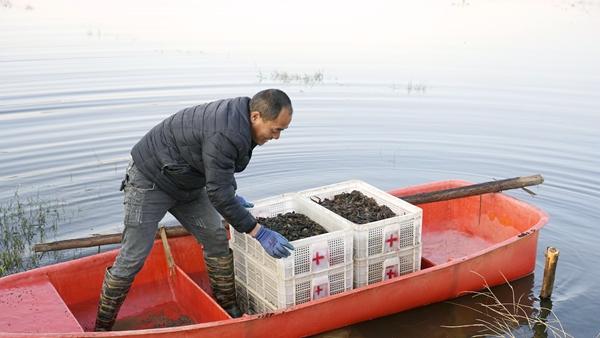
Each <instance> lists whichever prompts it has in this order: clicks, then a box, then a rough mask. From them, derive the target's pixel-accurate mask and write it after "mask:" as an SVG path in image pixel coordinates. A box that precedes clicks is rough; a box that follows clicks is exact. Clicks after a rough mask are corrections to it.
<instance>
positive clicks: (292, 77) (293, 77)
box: [257, 71, 324, 87]
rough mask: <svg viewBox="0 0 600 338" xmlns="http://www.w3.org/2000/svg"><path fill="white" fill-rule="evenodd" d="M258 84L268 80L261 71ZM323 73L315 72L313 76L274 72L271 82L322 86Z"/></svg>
mask: <svg viewBox="0 0 600 338" xmlns="http://www.w3.org/2000/svg"><path fill="white" fill-rule="evenodd" d="M257 77H258V82H262V81H264V80H265V79H266V76H265V75H264V74H263V73H262V72H260V71H259V73H258V75H257ZM323 78H324V75H323V72H321V71H318V72H315V73H313V74H307V73H288V72H279V71H274V72H273V73H271V80H273V81H276V82H281V83H284V84H292V83H295V84H302V85H305V86H310V87H312V86H314V85H316V84H320V83H322V82H323Z"/></svg>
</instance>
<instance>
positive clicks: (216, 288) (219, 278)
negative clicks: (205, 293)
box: [204, 250, 242, 318]
mask: <svg viewBox="0 0 600 338" xmlns="http://www.w3.org/2000/svg"><path fill="white" fill-rule="evenodd" d="M204 261H205V262H206V269H207V270H208V279H209V281H210V287H211V288H212V292H213V297H214V298H215V299H216V300H217V303H218V304H219V305H221V307H222V308H223V309H224V310H225V311H227V313H229V315H230V316H231V317H233V318H237V317H241V316H242V311H241V310H240V308H239V307H238V305H237V301H236V298H235V278H234V276H233V254H232V252H231V250H229V254H228V255H227V256H221V257H208V256H206V255H205V256H204Z"/></svg>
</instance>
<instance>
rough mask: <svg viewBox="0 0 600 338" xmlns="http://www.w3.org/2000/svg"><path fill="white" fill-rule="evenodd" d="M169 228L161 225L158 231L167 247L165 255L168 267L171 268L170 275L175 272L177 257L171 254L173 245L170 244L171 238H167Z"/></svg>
mask: <svg viewBox="0 0 600 338" xmlns="http://www.w3.org/2000/svg"><path fill="white" fill-rule="evenodd" d="M166 229H167V228H165V227H160V230H159V231H158V232H159V233H160V239H161V240H162V244H163V247H164V249H165V257H166V259H167V268H168V269H169V276H173V275H174V274H175V259H173V255H172V254H171V247H170V246H169V240H168V239H167V230H166Z"/></svg>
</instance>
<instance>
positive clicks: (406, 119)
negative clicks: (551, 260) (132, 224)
mask: <svg viewBox="0 0 600 338" xmlns="http://www.w3.org/2000/svg"><path fill="white" fill-rule="evenodd" d="M599 60H600V2H598V1H585V0H583V1H562V0H555V1H552V0H550V1H534V0H532V1H502V2H500V1H476V0H465V1H459V0H448V1H410V2H399V3H395V2H387V1H369V2H368V3H364V2H324V1H319V2H317V1H302V2H295V3H285V2H278V1H259V2H242V3H232V2H226V1H223V2H215V3H204V2H202V3H200V2H194V1H175V2H169V5H168V6H167V5H166V3H165V2H162V1H127V2H126V3H122V2H119V1H113V0H110V1H96V2H91V3H90V2H79V1H67V0H56V1H38V0H31V1H22V0H0V202H6V201H9V200H10V199H11V198H12V196H13V195H14V193H15V191H16V190H17V189H18V191H19V194H20V195H22V196H28V195H37V194H39V196H41V198H42V199H47V200H60V201H63V202H64V203H65V207H64V209H65V213H66V214H68V215H70V216H69V220H68V221H65V222H64V223H63V224H61V226H60V228H59V231H58V234H57V236H56V238H52V239H67V238H74V237H80V236H88V235H91V234H97V233H112V232H117V231H120V230H121V224H122V219H121V218H122V194H121V192H119V184H120V181H121V178H122V176H123V172H124V169H125V166H126V164H127V161H128V154H129V150H130V148H131V147H132V146H133V144H135V143H136V142H137V140H138V139H139V138H140V137H141V136H142V135H143V134H144V133H145V132H146V131H147V130H149V129H150V128H151V127H152V126H154V125H155V124H156V123H158V122H159V121H161V120H162V119H163V118H165V117H167V116H168V115H170V114H172V113H174V112H176V111H178V110H180V109H182V108H185V107H187V106H191V105H195V104H198V103H202V102H207V101H210V100H215V99H220V98H225V97H234V96H252V95H253V94H254V93H255V92H257V91H259V90H261V89H264V88H269V87H277V88H281V89H283V90H285V91H286V92H287V93H288V94H289V96H290V97H291V99H292V101H293V105H294V110H295V113H294V120H293V122H292V125H291V128H289V129H288V130H286V131H285V132H284V133H283V135H282V137H281V139H280V140H279V141H276V142H270V143H269V144H267V145H265V146H263V147H260V148H257V149H256V151H255V152H254V156H253V160H252V162H251V164H250V165H249V167H248V168H247V170H246V171H244V172H243V173H241V174H240V175H238V176H237V182H238V185H239V193H240V194H242V195H244V196H245V197H247V198H248V199H250V200H256V199H260V198H263V197H268V196H272V195H276V194H280V193H284V192H289V191H297V190H301V189H306V188H310V187H315V186H319V185H324V184H330V183H335V182H339V181H342V180H347V179H354V178H356V179H361V180H364V181H366V182H368V183H370V184H372V185H375V186H377V187H379V188H381V189H384V190H389V189H392V188H396V187H402V186H407V185H412V184H419V183H424V182H428V181H435V180H446V179H464V180H470V181H473V182H484V181H489V180H493V179H503V178H509V177H515V176H526V175H532V174H536V173H540V174H542V175H543V176H544V178H545V183H544V184H543V185H541V186H538V187H535V188H532V190H533V191H534V192H535V193H537V195H536V196H530V195H529V194H527V193H525V192H524V191H521V190H518V191H510V192H508V194H510V195H512V196H515V197H517V198H519V199H522V200H524V201H526V202H528V203H531V204H534V205H536V206H538V207H540V208H542V209H544V210H545V211H546V212H547V213H548V214H549V216H550V221H549V223H548V224H547V226H546V227H545V228H544V229H543V231H542V232H541V235H540V242H539V247H538V263H537V267H536V270H535V274H534V275H533V276H529V277H527V278H524V279H521V280H519V281H517V282H515V283H513V287H514V288H515V290H517V291H520V292H522V294H525V295H526V296H525V298H526V299H527V300H528V302H529V304H530V305H533V306H539V305H538V302H537V300H535V297H536V296H537V295H538V294H539V290H540V286H541V279H542V272H543V263H544V254H543V252H544V249H545V248H546V247H547V246H554V247H557V248H558V249H560V252H561V253H560V259H559V264H558V270H557V278H556V282H555V290H554V294H553V297H552V300H553V310H554V312H555V314H556V316H557V317H558V318H559V319H560V321H561V323H562V325H563V327H564V330H565V331H566V332H568V333H569V334H571V335H573V336H576V337H597V336H598V335H599V334H600V320H598V317H597V316H598V312H600V289H598V281H599V280H600V269H599V267H600V266H599V262H600V253H599V251H598V244H597V243H598V238H599V236H598V205H600V192H599V189H598V188H599V187H600V173H599V169H598V168H600V156H599V150H598V149H600V95H599V92H600V62H599ZM165 223H167V224H169V223H174V221H173V220H172V219H169V218H168V219H166V220H165ZM494 290H495V291H496V292H497V293H499V294H504V295H505V297H509V294H510V292H509V289H507V288H506V287H499V288H495V289H494ZM509 299H510V297H509ZM456 302H457V303H459V304H454V303H441V304H436V305H432V306H427V307H423V308H419V309H416V310H413V311H409V312H406V313H402V314H398V315H393V316H390V317H386V318H382V319H378V320H373V321H370V322H366V323H361V324H358V325H354V326H351V327H348V328H344V329H341V330H337V331H335V332H332V333H330V334H329V336H344V337H383V336H388V337H399V336H407V337H408V336H411V337H418V336H422V337H449V336H469V335H473V334H475V333H476V332H477V330H473V329H448V328H443V327H440V326H441V325H461V324H469V323H475V320H476V316H475V315H474V314H473V311H471V310H468V309H465V308H464V306H461V304H462V305H464V304H467V306H469V305H472V304H473V300H471V299H469V298H468V297H463V298H461V299H459V300H457V301H456ZM359 306H360V304H357V307H359ZM514 333H515V334H516V335H519V334H523V336H531V332H530V331H527V330H524V329H523V328H521V329H518V330H516V331H515V332H514ZM325 336H327V335H325ZM550 336H551V335H550Z"/></svg>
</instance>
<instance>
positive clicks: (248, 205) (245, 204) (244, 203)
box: [235, 195, 254, 208]
mask: <svg viewBox="0 0 600 338" xmlns="http://www.w3.org/2000/svg"><path fill="white" fill-rule="evenodd" d="M235 199H236V200H237V201H238V202H240V204H241V205H242V206H243V207H244V208H254V203H251V202H248V201H246V199H245V198H243V197H242V196H240V195H235Z"/></svg>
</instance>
